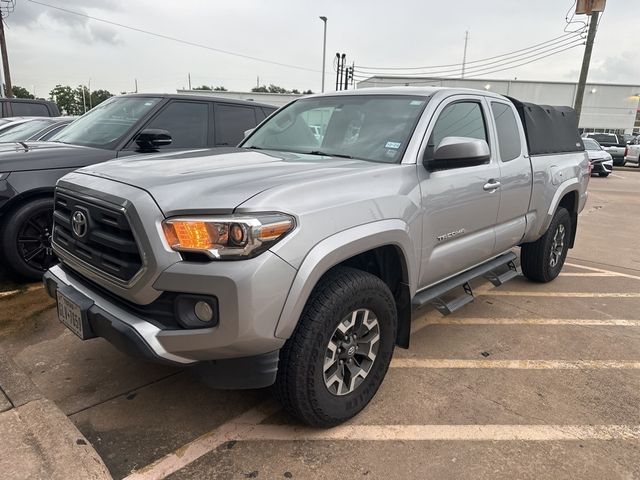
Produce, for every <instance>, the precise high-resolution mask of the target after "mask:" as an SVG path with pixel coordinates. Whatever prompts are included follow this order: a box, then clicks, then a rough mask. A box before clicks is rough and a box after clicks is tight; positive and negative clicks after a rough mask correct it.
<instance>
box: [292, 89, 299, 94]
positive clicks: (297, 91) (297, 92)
mask: <svg viewBox="0 0 640 480" xmlns="http://www.w3.org/2000/svg"><path fill="white" fill-rule="evenodd" d="M291 93H295V94H296V95H300V91H299V90H298V89H297V88H294V89H293V90H291Z"/></svg>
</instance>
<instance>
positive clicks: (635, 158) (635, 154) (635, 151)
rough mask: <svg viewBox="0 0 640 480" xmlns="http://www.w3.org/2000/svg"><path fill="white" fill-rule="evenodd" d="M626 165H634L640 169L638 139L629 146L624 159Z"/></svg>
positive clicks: (639, 144) (639, 142) (639, 145)
mask: <svg viewBox="0 0 640 480" xmlns="http://www.w3.org/2000/svg"><path fill="white" fill-rule="evenodd" d="M624 161H625V164H626V163H633V164H635V166H636V167H640V141H638V137H636V138H635V139H634V140H632V141H631V143H630V144H629V145H627V154H626V155H625V157H624Z"/></svg>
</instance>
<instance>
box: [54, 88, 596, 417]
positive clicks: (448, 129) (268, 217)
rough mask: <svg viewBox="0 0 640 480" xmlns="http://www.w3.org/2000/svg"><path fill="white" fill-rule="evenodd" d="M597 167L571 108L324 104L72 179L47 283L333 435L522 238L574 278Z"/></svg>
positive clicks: (472, 96) (475, 100) (90, 311)
mask: <svg viewBox="0 0 640 480" xmlns="http://www.w3.org/2000/svg"><path fill="white" fill-rule="evenodd" d="M318 110H322V111H324V112H325V113H326V115H325V118H326V122H327V123H326V125H323V127H324V128H323V131H324V135H323V136H322V139H321V140H320V141H318V140H317V139H316V136H315V134H316V132H314V129H312V128H310V125H309V123H308V122H309V119H310V118H313V117H314V115H312V114H313V113H314V112H316V111H318ZM522 122H524V123H525V124H526V129H525V128H523V123H522ZM548 132H553V134H552V135H549V133H548ZM589 172H590V168H589V160H588V158H587V154H586V153H585V151H584V146H583V144H582V141H581V139H580V137H579V134H578V130H577V121H576V115H575V112H574V111H573V109H571V108H569V107H555V108H554V107H549V106H545V107H544V108H542V107H540V106H537V105H534V104H523V103H520V102H517V101H515V100H513V101H512V100H510V99H508V98H506V97H503V96H501V95H497V94H494V93H490V92H481V91H477V90H466V89H447V88H435V87H431V88H427V87H425V88H406V87H404V88H402V87H401V88H382V89H362V90H358V91H349V92H339V93H331V94H324V95H315V96H309V97H305V98H300V99H298V100H295V101H294V102H292V103H290V104H289V105H288V106H286V107H283V108H282V109H280V110H279V111H278V112H276V113H275V114H273V115H272V116H271V117H270V118H269V119H267V121H265V122H264V123H263V124H261V125H260V126H259V127H257V128H256V129H255V130H254V131H253V132H252V133H251V134H250V135H249V136H248V137H247V139H246V140H245V141H244V142H243V143H242V144H241V145H240V148H236V149H225V150H217V151H204V150H201V151H195V152H186V153H181V154H173V155H165V156H162V157H160V158H159V157H156V156H151V157H146V158H138V159H136V160H135V161H120V160H116V161H114V162H108V163H105V164H102V165H93V166H89V167H85V168H83V169H80V170H78V171H77V172H73V173H71V174H68V175H66V176H65V177H64V178H62V179H61V180H60V181H59V182H58V185H57V187H56V199H55V206H56V209H55V214H54V227H53V228H54V230H53V248H54V250H55V252H56V253H57V254H58V256H59V257H60V260H61V264H60V265H57V266H54V267H52V268H51V269H50V270H49V271H48V272H47V273H46V274H45V276H44V282H45V285H46V289H47V291H48V293H49V294H50V295H51V296H52V297H53V298H56V299H57V301H58V314H59V318H60V320H61V321H62V322H63V323H64V324H65V325H66V326H67V327H68V328H70V329H71V330H72V331H73V332H74V333H75V334H76V335H78V336H79V337H80V338H82V339H85V340H86V339H89V338H93V337H96V336H100V337H104V338H106V339H107V340H108V341H110V342H112V343H113V344H114V345H115V346H117V347H119V348H121V349H123V350H124V351H127V352H129V353H132V354H134V355H139V356H142V357H145V358H147V359H149V360H154V361H159V362H165V363H169V364H175V365H181V366H187V365H190V366H194V368H196V371H198V372H199V373H200V375H202V377H203V378H204V379H205V381H207V382H208V383H209V384H212V385H214V386H218V387H226V388H248V387H251V388H253V387H265V386H268V385H271V384H274V383H275V392H276V396H277V397H278V398H279V400H280V401H281V402H282V404H283V405H284V407H285V408H286V410H287V411H289V412H290V413H291V414H292V415H294V416H296V417H297V418H299V419H300V420H302V421H303V422H306V423H308V424H310V425H315V426H323V427H327V426H331V425H336V424H339V423H341V422H344V421H345V420H347V419H349V418H351V417H352V416H354V415H355V414H357V413H358V412H359V411H360V410H361V409H362V408H364V407H365V406H366V405H367V403H368V402H369V401H370V400H371V398H372V397H373V396H374V394H375V393H376V390H377V389H378V387H379V386H380V384H381V383H382V380H383V378H384V376H385V373H386V371H387V368H388V367H389V363H390V361H391V357H392V354H393V351H394V347H395V345H399V346H401V347H404V348H407V347H408V346H409V336H410V330H411V311H412V308H420V307H422V306H424V305H426V304H428V303H435V305H436V307H437V308H438V309H439V310H440V311H441V312H443V313H445V314H446V313H450V312H452V311H454V310H456V309H458V308H460V307H461V306H462V305H464V304H466V303H468V302H470V301H472V300H473V292H472V288H471V286H470V283H469V282H470V281H471V280H472V279H473V278H476V277H480V276H486V277H487V278H489V279H490V280H491V281H492V282H493V283H494V284H495V285H499V284H501V283H503V282H505V281H507V280H508V279H510V278H512V277H514V276H516V275H517V271H516V265H515V261H516V254H515V253H514V252H513V251H512V248H513V247H515V246H516V245H521V247H522V248H521V263H522V272H523V273H524V275H525V276H526V277H528V278H530V279H532V280H533V281H536V282H549V281H551V280H553V279H554V278H556V277H557V275H558V274H559V273H560V270H561V269H562V266H563V264H564V261H565V257H566V255H567V250H568V249H569V248H571V247H572V246H573V242H574V238H575V233H576V227H577V221H578V213H579V212H580V211H581V210H582V209H583V207H584V204H585V201H586V198H587V184H588V182H589ZM454 293H458V297H457V298H455V299H454V300H449V299H447V298H448V297H447V296H445V294H449V295H452V294H454Z"/></svg>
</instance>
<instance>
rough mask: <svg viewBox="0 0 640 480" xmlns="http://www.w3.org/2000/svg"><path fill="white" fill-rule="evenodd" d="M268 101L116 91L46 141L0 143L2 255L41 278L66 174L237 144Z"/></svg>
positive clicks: (267, 110)
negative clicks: (56, 195)
mask: <svg viewBox="0 0 640 480" xmlns="http://www.w3.org/2000/svg"><path fill="white" fill-rule="evenodd" d="M275 110H276V108H275V107H273V106H271V105H262V104H258V103H255V102H248V101H240V100H229V99H223V98H216V97H209V96H204V95H166V94H161V95H153V94H131V95H122V96H118V97H112V98H110V99H109V100H106V101H105V102H103V103H101V104H100V105H98V106H97V107H95V108H94V109H92V110H91V111H89V112H87V113H86V114H85V115H83V116H82V117H80V118H78V119H77V120H76V121H75V122H73V123H72V124H70V125H68V126H67V127H66V128H65V129H64V130H62V131H61V132H59V133H57V134H56V135H54V136H53V137H52V138H51V139H50V141H49V142H21V143H6V144H0V254H1V255H2V256H3V257H4V258H3V261H4V263H6V265H7V266H8V267H9V268H10V269H11V270H12V271H13V272H15V273H16V274H18V275H20V276H22V277H25V278H31V279H36V278H39V277H40V276H41V275H42V273H43V272H44V271H45V270H46V269H47V268H49V267H50V266H51V265H53V264H54V263H55V262H56V258H55V256H54V254H53V252H52V250H51V245H50V235H51V223H52V221H51V219H52V214H53V190H54V187H55V184H56V182H57V180H58V179H59V178H60V177H62V176H63V175H65V174H67V173H69V172H71V171H73V170H75V169H77V168H80V167H84V166H87V165H91V164H94V163H99V162H104V161H106V160H110V159H113V158H116V157H125V156H128V155H137V154H141V153H153V152H155V153H157V152H173V151H179V150H188V149H200V148H211V147H218V146H235V145H237V144H238V143H239V142H240V141H241V140H242V138H243V134H244V132H245V131H246V130H249V129H251V128H253V127H255V126H256V125H257V124H258V123H260V122H261V121H262V120H264V119H265V118H266V117H267V116H268V115H270V114H271V113H272V112H274V111H275Z"/></svg>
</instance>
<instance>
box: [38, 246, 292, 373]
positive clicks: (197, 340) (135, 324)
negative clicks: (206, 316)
mask: <svg viewBox="0 0 640 480" xmlns="http://www.w3.org/2000/svg"><path fill="white" fill-rule="evenodd" d="M295 273H296V271H295V269H293V267H291V266H290V265H289V264H288V263H286V262H284V261H283V260H281V259H280V258H279V257H278V256H276V255H274V254H273V253H271V252H265V253H263V254H262V255H259V256H258V257H256V258H253V259H250V260H246V261H239V262H212V263H205V264H199V263H195V262H179V263H177V264H175V265H173V266H171V267H170V268H168V269H167V270H165V271H164V272H162V273H161V274H160V276H159V277H158V279H157V281H156V283H155V285H154V287H155V288H156V289H158V290H159V291H160V292H163V291H164V292H178V293H186V294H190V295H211V296H215V297H217V299H218V304H219V321H218V323H217V325H215V326H213V327H203V328H191V329H187V328H183V327H180V326H176V325H167V324H166V322H164V323H162V322H160V321H155V320H154V318H149V315H146V314H141V313H139V310H140V308H143V307H144V306H143V305H142V306H141V305H135V307H139V308H132V304H131V303H130V302H126V301H124V300H122V299H120V298H119V297H117V296H115V295H113V294H111V293H110V292H108V291H105V290H104V289H102V288H101V287H98V286H96V285H94V284H93V283H91V282H90V281H87V280H86V279H84V278H83V277H81V276H80V275H78V274H76V273H75V272H73V270H71V269H70V268H69V267H67V266H63V265H57V266H55V267H52V268H51V269H49V271H48V272H47V273H46V274H45V276H44V283H45V286H46V289H47V292H48V293H49V295H51V296H52V297H53V298H56V291H57V290H61V292H62V293H63V294H65V296H67V297H71V298H72V299H73V300H74V302H75V303H76V304H78V305H80V306H81V307H82V310H83V312H84V313H83V314H84V315H85V317H86V319H87V321H86V323H87V333H86V334H85V337H87V338H92V337H96V336H99V337H103V338H105V339H106V340H108V341H109V342H111V343H112V344H113V345H114V346H116V347H117V348H119V349H121V350H123V351H125V352H126V353H128V354H131V355H134V356H137V357H143V358H146V359H149V360H153V361H157V362H162V363H170V364H177V365H190V364H195V363H197V362H208V361H211V360H223V359H234V358H245V357H253V356H256V355H262V354H267V353H269V352H273V351H276V350H279V349H280V348H281V347H282V345H283V344H284V340H283V339H280V338H277V337H276V336H275V330H276V325H277V322H278V320H279V317H280V312H281V311H282V308H283V306H284V302H285V300H286V297H287V294H288V291H289V288H290V286H291V283H292V282H293V277H294V275H295ZM151 306H152V305H151ZM150 311H151V317H153V309H151V310H150Z"/></svg>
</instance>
